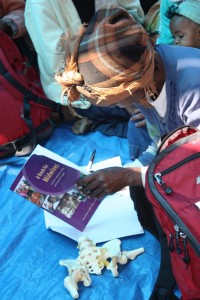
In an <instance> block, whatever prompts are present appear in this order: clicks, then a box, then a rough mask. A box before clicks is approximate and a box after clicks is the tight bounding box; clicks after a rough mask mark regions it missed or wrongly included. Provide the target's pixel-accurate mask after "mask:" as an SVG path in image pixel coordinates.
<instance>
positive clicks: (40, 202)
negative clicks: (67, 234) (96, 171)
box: [11, 154, 100, 231]
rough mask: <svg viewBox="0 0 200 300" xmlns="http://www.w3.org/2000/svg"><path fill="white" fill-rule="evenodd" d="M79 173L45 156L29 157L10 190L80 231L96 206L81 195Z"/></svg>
mask: <svg viewBox="0 0 200 300" xmlns="http://www.w3.org/2000/svg"><path fill="white" fill-rule="evenodd" d="M80 176H84V175H83V174H82V173H81V172H80V171H79V170H76V169H74V168H72V167H70V166H67V165H65V164H63V163H60V162H59V161H56V160H54V159H51V158H50V157H48V156H45V155H37V154H34V155H32V156H31V157H30V158H29V159H28V161H27V162H26V164H25V165H24V167H23V168H22V170H21V171H20V173H19V175H18V176H17V178H16V179H15V181H14V183H13V184H12V186H11V190H12V191H14V192H16V193H17V194H19V195H20V196H22V197H24V198H25V199H27V200H29V201H30V202H32V203H34V204H36V205H37V206H39V207H41V208H43V209H44V210H46V211H48V212H50V213H51V214H53V215H54V216H56V217H58V218H60V219H61V220H63V221H65V222H67V223H68V224H70V225H72V226H74V227H75V228H77V229H79V230H81V231H82V230H84V228H85V227H86V225H87V223H88V222H89V220H90V218H91V216H92V215H93V213H94V211H95V210H96V209H97V207H98V206H99V204H100V201H99V200H97V199H92V198H89V197H88V196H87V195H83V194H81V193H80V191H79V190H78V189H77V188H76V180H77V179H78V178H79V177H80Z"/></svg>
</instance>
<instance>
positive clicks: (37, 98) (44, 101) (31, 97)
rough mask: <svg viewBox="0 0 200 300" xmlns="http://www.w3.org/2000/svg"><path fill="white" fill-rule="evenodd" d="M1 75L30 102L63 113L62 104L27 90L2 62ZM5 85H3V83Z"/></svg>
mask: <svg viewBox="0 0 200 300" xmlns="http://www.w3.org/2000/svg"><path fill="white" fill-rule="evenodd" d="M0 74H1V76H3V77H4V79H5V80H6V81H7V82H8V83H9V84H10V85H11V86H12V87H14V88H15V89H16V90H17V91H18V92H20V93H21V95H22V97H25V96H27V95H28V98H29V100H31V101H33V102H34V103H36V104H38V105H42V106H45V107H47V108H50V109H51V110H53V111H55V112H60V111H61V105H60V103H56V102H54V101H52V100H50V99H48V98H45V97H40V96H39V95H37V93H34V92H33V91H31V90H29V89H28V88H26V87H25V86H24V85H22V84H21V83H20V82H19V81H18V80H16V79H15V78H14V76H12V74H11V73H10V72H9V71H8V70H7V69H6V67H5V66H4V64H3V62H2V61H0ZM2 84H3V83H2Z"/></svg>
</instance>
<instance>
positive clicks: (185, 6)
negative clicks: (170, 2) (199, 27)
mask: <svg viewBox="0 0 200 300" xmlns="http://www.w3.org/2000/svg"><path fill="white" fill-rule="evenodd" d="M173 8H174V11H173V13H177V14H179V15H181V16H183V17H185V18H188V19H190V20H191V21H193V22H195V23H197V24H200V0H182V1H180V2H178V3H177V4H176V5H174V6H173ZM173 8H172V9H173Z"/></svg>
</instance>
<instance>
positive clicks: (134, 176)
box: [76, 167, 142, 198]
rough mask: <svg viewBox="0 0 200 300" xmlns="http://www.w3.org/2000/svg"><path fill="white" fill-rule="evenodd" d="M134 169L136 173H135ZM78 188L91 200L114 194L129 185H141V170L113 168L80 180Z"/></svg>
mask: <svg viewBox="0 0 200 300" xmlns="http://www.w3.org/2000/svg"><path fill="white" fill-rule="evenodd" d="M133 169H134V172H133ZM76 183H77V188H78V189H79V190H80V191H81V192H82V193H83V194H85V195H88V196H89V197H91V198H100V197H104V196H106V195H109V194H113V193H115V192H117V191H119V190H121V189H123V188H124V187H126V186H128V185H133V183H134V184H135V185H141V184H142V182H141V176H140V168H136V167H135V168H121V167H111V168H106V169H102V170H98V171H96V172H92V173H91V174H90V175H87V176H85V177H82V178H80V179H78V181H77V182H76Z"/></svg>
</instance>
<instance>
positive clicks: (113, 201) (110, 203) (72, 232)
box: [42, 149, 144, 243]
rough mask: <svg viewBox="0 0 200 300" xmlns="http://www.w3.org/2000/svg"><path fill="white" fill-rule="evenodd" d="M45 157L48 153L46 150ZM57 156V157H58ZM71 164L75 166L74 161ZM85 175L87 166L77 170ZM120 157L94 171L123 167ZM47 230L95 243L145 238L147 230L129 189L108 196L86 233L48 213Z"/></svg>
mask: <svg viewBox="0 0 200 300" xmlns="http://www.w3.org/2000/svg"><path fill="white" fill-rule="evenodd" d="M42 151H43V152H44V151H45V153H46V152H47V151H48V150H47V149H43V150H42ZM54 155H55V154H54ZM68 164H70V165H72V166H74V165H73V164H72V163H71V162H70V161H68ZM75 166H76V168H78V169H80V170H81V171H82V172H84V173H85V172H86V169H87V166H77V165H75ZM121 166H122V163H121V159H120V157H119V156H115V157H111V158H108V159H106V160H103V161H99V162H96V163H94V164H93V166H92V170H93V171H96V170H99V169H103V168H107V167H121ZM44 218H45V225H46V228H47V229H49V230H52V231H54V232H57V233H59V234H62V235H64V236H67V237H68V238H70V239H73V240H74V241H77V242H78V240H79V238H80V237H81V236H83V235H86V236H88V237H89V238H90V239H92V240H93V241H94V242H95V243H100V242H106V241H109V240H112V239H115V238H122V237H127V236H133V235H138V234H143V233H144V230H143V228H142V226H141V224H140V222H139V220H138V216H137V213H136V211H135V209H134V204H133V201H132V199H131V197H130V191H129V188H128V187H126V188H124V189H122V190H120V191H119V192H117V193H114V194H112V195H108V196H106V197H105V198H104V199H103V201H101V203H100V205H99V207H98V209H96V211H95V212H94V214H93V216H92V217H91V219H90V221H89V222H88V224H87V226H86V227H85V229H84V230H83V231H80V230H78V229H77V228H75V227H73V226H71V225H69V224H67V223H66V222H63V221H62V220H61V219H58V218H57V217H55V216H54V215H52V214H50V213H48V211H44Z"/></svg>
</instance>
